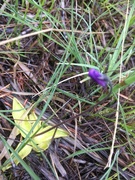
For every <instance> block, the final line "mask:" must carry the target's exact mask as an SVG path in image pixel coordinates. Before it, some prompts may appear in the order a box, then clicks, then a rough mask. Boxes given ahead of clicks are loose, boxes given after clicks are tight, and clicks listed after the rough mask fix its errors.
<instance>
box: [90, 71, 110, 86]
mask: <svg viewBox="0 0 135 180" xmlns="http://www.w3.org/2000/svg"><path fill="white" fill-rule="evenodd" d="M88 75H89V76H90V77H91V79H92V80H93V81H95V82H96V83H97V84H99V85H100V86H102V87H104V88H105V87H107V85H108V84H109V85H110V80H109V78H108V77H107V76H106V75H105V74H102V73H101V72H99V71H98V70H96V69H93V68H92V69H90V70H89V72H88Z"/></svg>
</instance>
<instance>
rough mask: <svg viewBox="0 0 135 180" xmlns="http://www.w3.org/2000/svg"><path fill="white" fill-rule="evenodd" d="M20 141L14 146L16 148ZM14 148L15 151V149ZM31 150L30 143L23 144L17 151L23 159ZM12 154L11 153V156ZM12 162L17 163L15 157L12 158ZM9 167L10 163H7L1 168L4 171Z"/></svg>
mask: <svg viewBox="0 0 135 180" xmlns="http://www.w3.org/2000/svg"><path fill="white" fill-rule="evenodd" d="M20 144H21V143H19V144H18V146H17V147H16V150H17V149H18V148H19V146H20ZM16 150H15V151H16ZM31 150H32V147H31V146H30V145H27V144H26V145H25V146H24V147H23V148H22V149H21V150H20V151H19V153H18V155H19V156H20V157H21V158H22V159H24V158H25V157H26V156H28V155H29V154H30V152H31ZM12 156H13V154H11V157H12ZM13 161H14V163H15V164H16V165H17V164H18V163H19V161H18V160H17V159H16V158H13ZM10 167H11V163H8V164H7V165H6V166H5V167H3V168H2V171H5V170H7V169H9V168H10Z"/></svg>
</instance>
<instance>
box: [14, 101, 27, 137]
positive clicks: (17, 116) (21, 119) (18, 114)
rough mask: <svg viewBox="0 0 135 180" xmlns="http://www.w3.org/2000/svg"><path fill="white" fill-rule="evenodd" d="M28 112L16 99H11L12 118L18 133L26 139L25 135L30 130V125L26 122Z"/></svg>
mask: <svg viewBox="0 0 135 180" xmlns="http://www.w3.org/2000/svg"><path fill="white" fill-rule="evenodd" d="M27 114H28V112H27V110H26V109H25V108H24V107H23V105H22V104H21V103H20V102H19V101H18V100H17V99H16V98H13V112H12V116H13V118H14V121H15V123H16V125H17V126H19V127H18V131H19V132H20V133H21V135H22V136H23V137H26V134H27V133H28V132H29V131H30V129H31V124H30V122H29V121H28V115H27Z"/></svg>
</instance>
